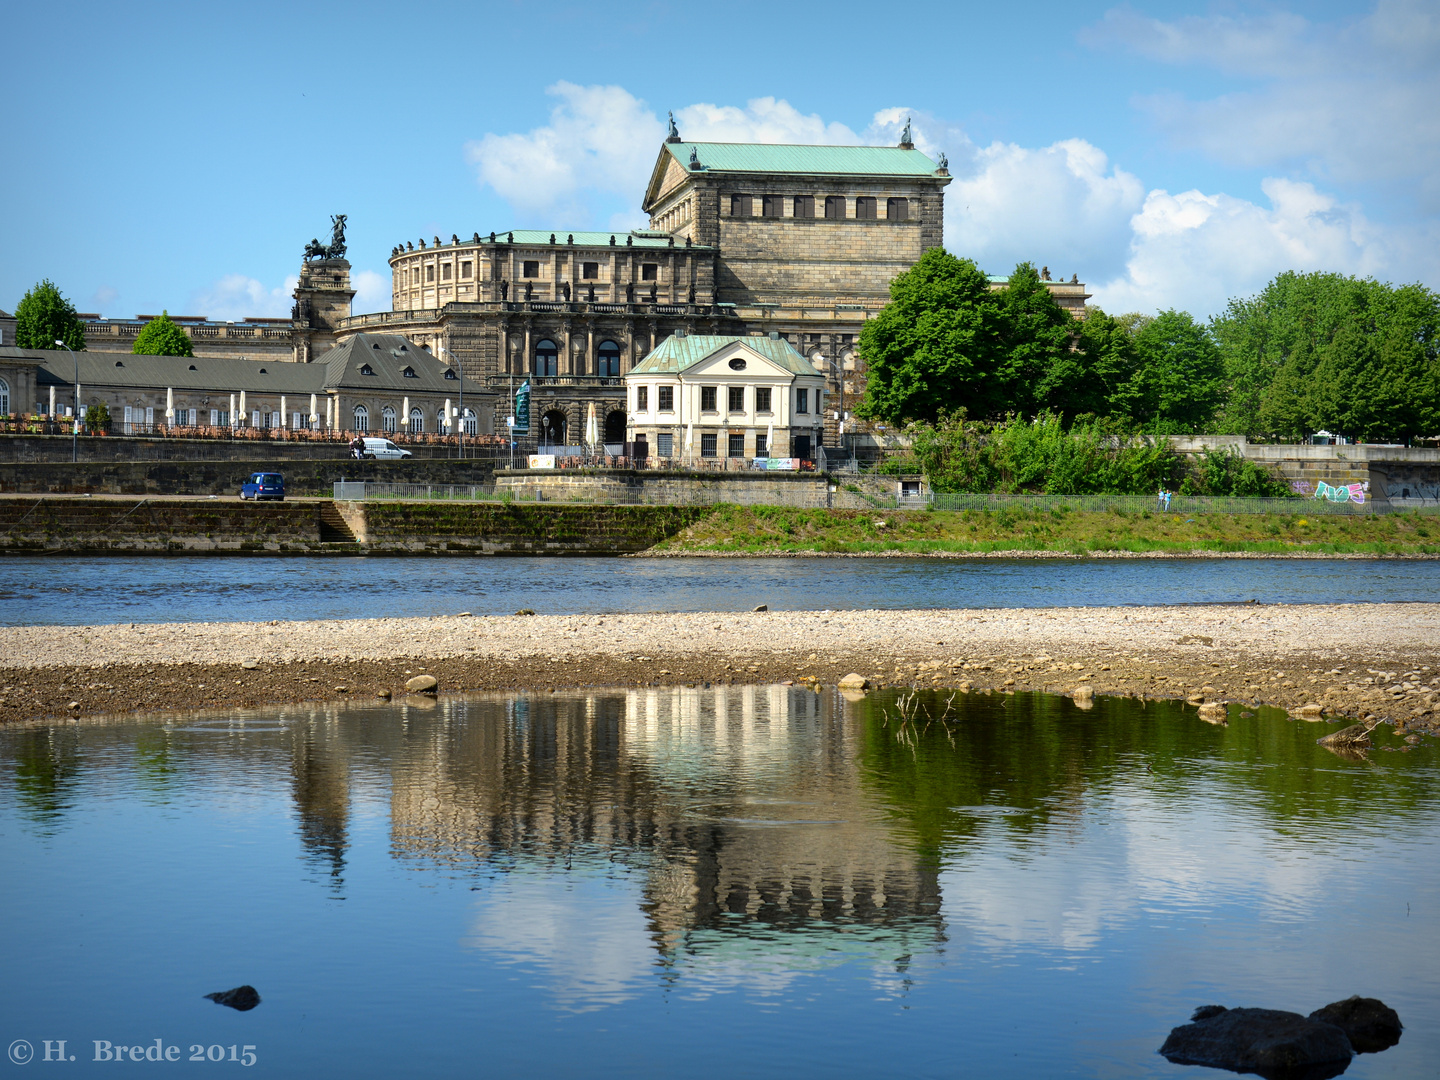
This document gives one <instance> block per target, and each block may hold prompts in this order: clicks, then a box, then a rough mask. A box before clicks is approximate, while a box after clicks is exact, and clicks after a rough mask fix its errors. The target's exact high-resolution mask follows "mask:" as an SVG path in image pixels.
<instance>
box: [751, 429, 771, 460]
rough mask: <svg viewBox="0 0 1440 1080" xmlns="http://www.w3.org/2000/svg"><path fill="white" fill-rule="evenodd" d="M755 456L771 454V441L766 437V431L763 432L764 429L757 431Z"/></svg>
mask: <svg viewBox="0 0 1440 1080" xmlns="http://www.w3.org/2000/svg"><path fill="white" fill-rule="evenodd" d="M755 456H756V457H769V456H770V443H769V442H768V441H767V440H766V438H765V432H763V431H757V432H756V433H755Z"/></svg>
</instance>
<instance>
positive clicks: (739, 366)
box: [730, 356, 745, 371]
mask: <svg viewBox="0 0 1440 1080" xmlns="http://www.w3.org/2000/svg"><path fill="white" fill-rule="evenodd" d="M730 370H731V371H744V370H745V358H744V357H743V356H737V357H735V359H734V360H731V361H730Z"/></svg>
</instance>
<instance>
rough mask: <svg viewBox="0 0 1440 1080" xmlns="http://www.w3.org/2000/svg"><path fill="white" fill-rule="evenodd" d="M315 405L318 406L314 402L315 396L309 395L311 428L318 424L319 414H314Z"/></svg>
mask: <svg viewBox="0 0 1440 1080" xmlns="http://www.w3.org/2000/svg"><path fill="white" fill-rule="evenodd" d="M317 405H318V402H316V400H315V395H314V394H311V395H310V424H311V426H312V427H313V426H314V425H315V424H318V423H319V422H320V414H319V413H318V412H316V408H317Z"/></svg>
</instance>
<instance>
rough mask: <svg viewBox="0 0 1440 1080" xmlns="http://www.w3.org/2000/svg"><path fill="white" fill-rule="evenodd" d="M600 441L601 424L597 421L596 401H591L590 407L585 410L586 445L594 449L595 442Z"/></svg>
mask: <svg viewBox="0 0 1440 1080" xmlns="http://www.w3.org/2000/svg"><path fill="white" fill-rule="evenodd" d="M599 441H600V431H599V426H598V425H597V424H596V422H595V403H594V402H593V401H592V402H590V408H589V409H587V410H586V412H585V445H586V446H589V447H590V448H591V449H592V450H593V449H594V447H595V444H596V443H598V442H599Z"/></svg>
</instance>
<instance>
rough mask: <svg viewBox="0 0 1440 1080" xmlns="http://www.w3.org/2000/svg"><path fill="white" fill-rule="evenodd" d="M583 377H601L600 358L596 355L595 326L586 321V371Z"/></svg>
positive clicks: (583, 372)
mask: <svg viewBox="0 0 1440 1080" xmlns="http://www.w3.org/2000/svg"><path fill="white" fill-rule="evenodd" d="M581 374H582V375H599V374H600V367H599V358H598V357H597V356H596V355H595V324H594V323H592V322H591V321H590V320H588V319H587V320H585V370H584V371H582V372H581Z"/></svg>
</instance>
